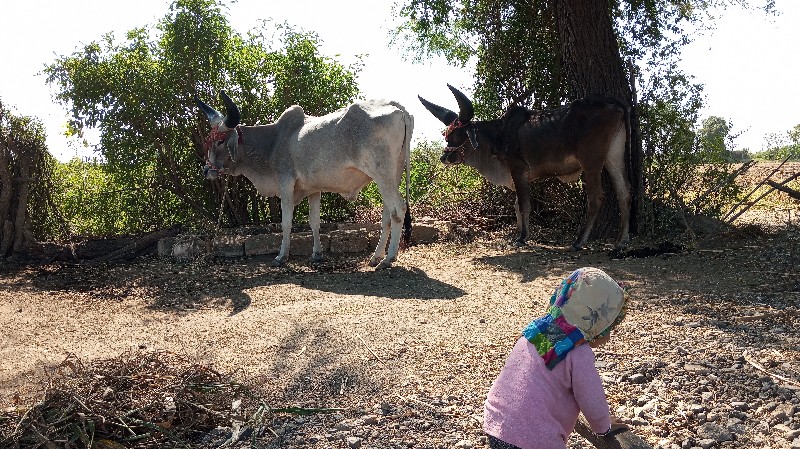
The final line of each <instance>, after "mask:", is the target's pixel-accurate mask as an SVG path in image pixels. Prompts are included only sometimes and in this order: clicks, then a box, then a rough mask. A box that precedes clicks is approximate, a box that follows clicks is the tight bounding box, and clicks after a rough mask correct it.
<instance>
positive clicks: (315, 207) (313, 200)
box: [308, 192, 322, 262]
mask: <svg viewBox="0 0 800 449" xmlns="http://www.w3.org/2000/svg"><path fill="white" fill-rule="evenodd" d="M321 201H322V192H317V193H312V194H311V195H309V196H308V224H310V225H311V235H312V236H313V237H314V249H313V251H312V252H311V261H312V262H322V244H321V243H320V241H319V222H320V218H319V215H320V203H321Z"/></svg>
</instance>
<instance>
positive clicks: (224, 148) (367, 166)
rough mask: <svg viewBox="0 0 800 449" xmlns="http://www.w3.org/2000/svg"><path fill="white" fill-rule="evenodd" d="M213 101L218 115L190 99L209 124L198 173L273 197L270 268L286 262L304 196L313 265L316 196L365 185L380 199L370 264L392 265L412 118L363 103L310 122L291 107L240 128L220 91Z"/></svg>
mask: <svg viewBox="0 0 800 449" xmlns="http://www.w3.org/2000/svg"><path fill="white" fill-rule="evenodd" d="M220 96H221V97H222V100H223V102H224V103H225V108H226V110H227V115H225V116H223V115H222V114H221V113H219V112H217V111H216V110H214V109H213V108H211V107H210V106H208V105H207V104H205V103H203V102H202V101H201V100H200V99H199V98H197V97H195V101H196V102H197V104H198V105H199V106H200V108H201V109H202V110H203V112H204V113H205V114H206V116H207V117H208V120H209V122H210V123H211V132H210V134H209V136H208V140H207V151H208V155H207V161H206V166H205V169H204V171H205V175H206V177H207V178H209V179H216V178H217V177H218V176H219V175H220V174H226V175H232V176H236V175H244V176H246V177H247V178H248V179H249V180H250V181H251V182H252V183H253V185H254V186H255V187H256V189H258V192H259V193H260V194H261V195H264V196H278V197H280V199H281V226H282V229H283V239H282V241H281V249H280V253H279V254H278V256H277V257H276V258H275V261H274V264H275V265H281V264H282V263H283V262H285V260H286V258H287V256H288V253H289V237H290V234H291V228H292V217H293V214H294V207H295V206H296V205H297V204H299V203H300V202H301V201H302V200H303V198H308V204H309V217H308V221H309V223H310V225H311V231H312V234H313V238H314V249H313V254H312V256H311V259H312V260H313V261H320V260H322V247H321V245H320V238H319V225H320V198H321V193H322V192H334V193H339V194H341V195H342V196H343V197H344V198H346V199H348V200H353V199H355V198H356V197H357V196H358V194H359V192H360V191H361V189H363V188H364V187H365V186H366V185H367V184H369V182H370V181H372V180H374V181H375V183H376V184H377V186H378V190H379V191H380V194H381V198H382V199H383V218H382V226H381V235H380V239H379V240H378V246H377V247H376V248H375V253H374V254H373V256H372V258H371V259H370V266H373V267H376V269H381V268H387V267H390V266H391V265H392V262H394V261H395V260H396V259H397V252H398V249H399V246H400V235H401V222H402V221H403V220H404V218H405V223H406V228H407V229H406V237H409V235H408V234H409V233H410V215H409V213H408V212H409V211H408V203H407V201H404V200H403V197H402V196H401V194H400V191H399V188H400V182H401V180H402V176H403V169H404V168H405V169H406V185H408V181H409V179H408V178H409V173H408V164H409V159H410V151H411V134H412V132H413V129H414V119H413V117H412V116H411V115H410V114H409V113H408V112H406V110H405V108H404V107H403V106H401V105H400V104H398V103H396V102H393V101H385V100H371V101H365V102H359V103H354V104H352V105H350V106H347V107H345V108H343V109H340V110H338V111H336V112H332V113H330V114H328V115H324V116H322V117H314V116H310V115H306V114H305V113H304V112H303V108H301V107H300V106H297V105H295V106H291V107H290V108H288V109H286V111H284V112H283V114H281V116H280V118H278V120H277V121H276V122H275V123H272V124H268V125H259V126H240V125H239V120H240V115H239V108H238V107H237V106H236V104H234V103H233V101H232V100H231V99H230V98H229V97H228V96H227V95H226V94H225V92H224V91H222V92H220ZM390 233H391V237H389V235H390ZM387 240H388V242H389V249H388V252H387V250H386V243H387Z"/></svg>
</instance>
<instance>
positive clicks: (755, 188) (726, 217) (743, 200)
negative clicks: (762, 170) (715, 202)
mask: <svg viewBox="0 0 800 449" xmlns="http://www.w3.org/2000/svg"><path fill="white" fill-rule="evenodd" d="M789 157H791V156H786V159H784V160H783V162H781V163H780V165H778V166H777V167H775V169H774V170H772V171H771V172H770V174H768V175H767V177H766V178H764V180H763V181H761V182H759V183H758V185H757V186H755V187H753V190H751V191H750V193H748V194H747V195H745V197H744V198H742V199H741V200H740V201H739V202H738V203H736V205H735V206H733V207H732V208H731V210H729V211H728V213H727V214H725V216H724V217H722V221H724V222H726V223H728V224H730V223H732V222H733V220H735V219H736V217H734V218H732V219H731V220H730V221H728V217H730V216H731V215H732V214H733V213H734V212H735V211H736V209H737V208H738V207H739V206H741V205H742V203H744V202H745V201H747V199H748V198H750V195H752V194H754V193H756V191H757V190H758V188H759V187H761V186H762V185H763V184H764V183H765V182H766V181H767V180H768V179H769V178H771V177H772V175H774V174H775V172H777V171H778V170H779V169H780V168H781V167H783V164H785V163H786V162H787V161H788V160H789ZM756 201H758V200H756ZM745 210H747V209H745ZM742 212H744V211H742ZM739 215H741V212H740V213H739ZM739 215H737V217H738V216H739Z"/></svg>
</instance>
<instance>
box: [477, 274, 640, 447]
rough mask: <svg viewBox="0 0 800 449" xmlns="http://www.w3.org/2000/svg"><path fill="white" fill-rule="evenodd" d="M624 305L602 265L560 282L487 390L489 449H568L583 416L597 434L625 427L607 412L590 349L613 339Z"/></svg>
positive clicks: (621, 295)
mask: <svg viewBox="0 0 800 449" xmlns="http://www.w3.org/2000/svg"><path fill="white" fill-rule="evenodd" d="M624 305H625V292H624V291H623V289H622V287H620V285H619V284H617V283H616V282H615V281H614V280H613V279H611V277H610V276H608V275H607V274H606V273H605V272H603V271H602V270H599V269H597V268H591V267H587V268H580V269H577V270H575V271H574V272H572V274H571V275H570V276H569V277H567V278H566V279H564V280H563V281H561V285H560V286H559V287H558V288H556V290H555V291H554V292H553V296H552V297H551V298H550V307H549V308H548V309H547V314H546V315H545V316H543V317H541V318H538V319H536V320H533V321H532V322H531V323H530V324H528V326H527V327H526V328H525V330H523V331H522V336H521V337H520V338H519V339H518V340H517V343H516V345H515V346H514V349H513V350H512V351H511V354H510V356H509V357H508V360H507V361H506V364H505V366H504V367H503V369H502V371H501V372H500V375H499V376H498V378H497V379H496V380H495V381H494V384H493V385H492V388H491V390H489V395H488V397H487V398H486V404H485V408H484V412H483V416H484V423H483V429H484V431H485V432H486V433H487V434H488V436H489V446H490V447H491V448H493V449H565V448H566V447H567V446H566V445H567V437H568V436H569V434H570V433H572V430H573V428H574V427H575V423H576V421H577V420H578V413H579V412H583V415H584V416H585V417H586V419H587V421H588V422H589V425H590V426H591V429H592V431H594V432H596V433H597V434H599V435H607V434H609V433H611V432H613V431H616V430H619V429H625V428H627V426H626V425H625V424H623V423H622V422H620V421H619V420H618V419H617V418H615V417H613V416H611V415H610V413H609V409H608V402H607V401H606V396H605V393H604V391H603V383H602V380H601V379H600V375H599V373H598V372H597V368H595V366H594V352H592V350H591V349H590V347H591V348H594V347H597V346H599V345H601V344H603V343H605V342H607V341H608V339H609V336H610V333H611V329H612V328H613V327H614V326H615V325H617V323H619V321H621V320H622V317H623V316H624V312H623V308H624ZM584 343H588V344H584Z"/></svg>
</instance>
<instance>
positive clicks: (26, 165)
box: [12, 154, 31, 251]
mask: <svg viewBox="0 0 800 449" xmlns="http://www.w3.org/2000/svg"><path fill="white" fill-rule="evenodd" d="M30 172H31V161H30V160H28V159H27V158H26V154H23V155H21V157H20V160H19V175H20V178H22V179H27V178H29V177H30ZM30 191H31V186H30V181H20V182H19V190H18V192H17V211H16V214H15V217H14V246H13V248H12V249H13V251H19V250H20V249H22V244H23V243H24V242H25V234H24V230H25V222H26V221H27V219H28V196H29V194H30Z"/></svg>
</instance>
